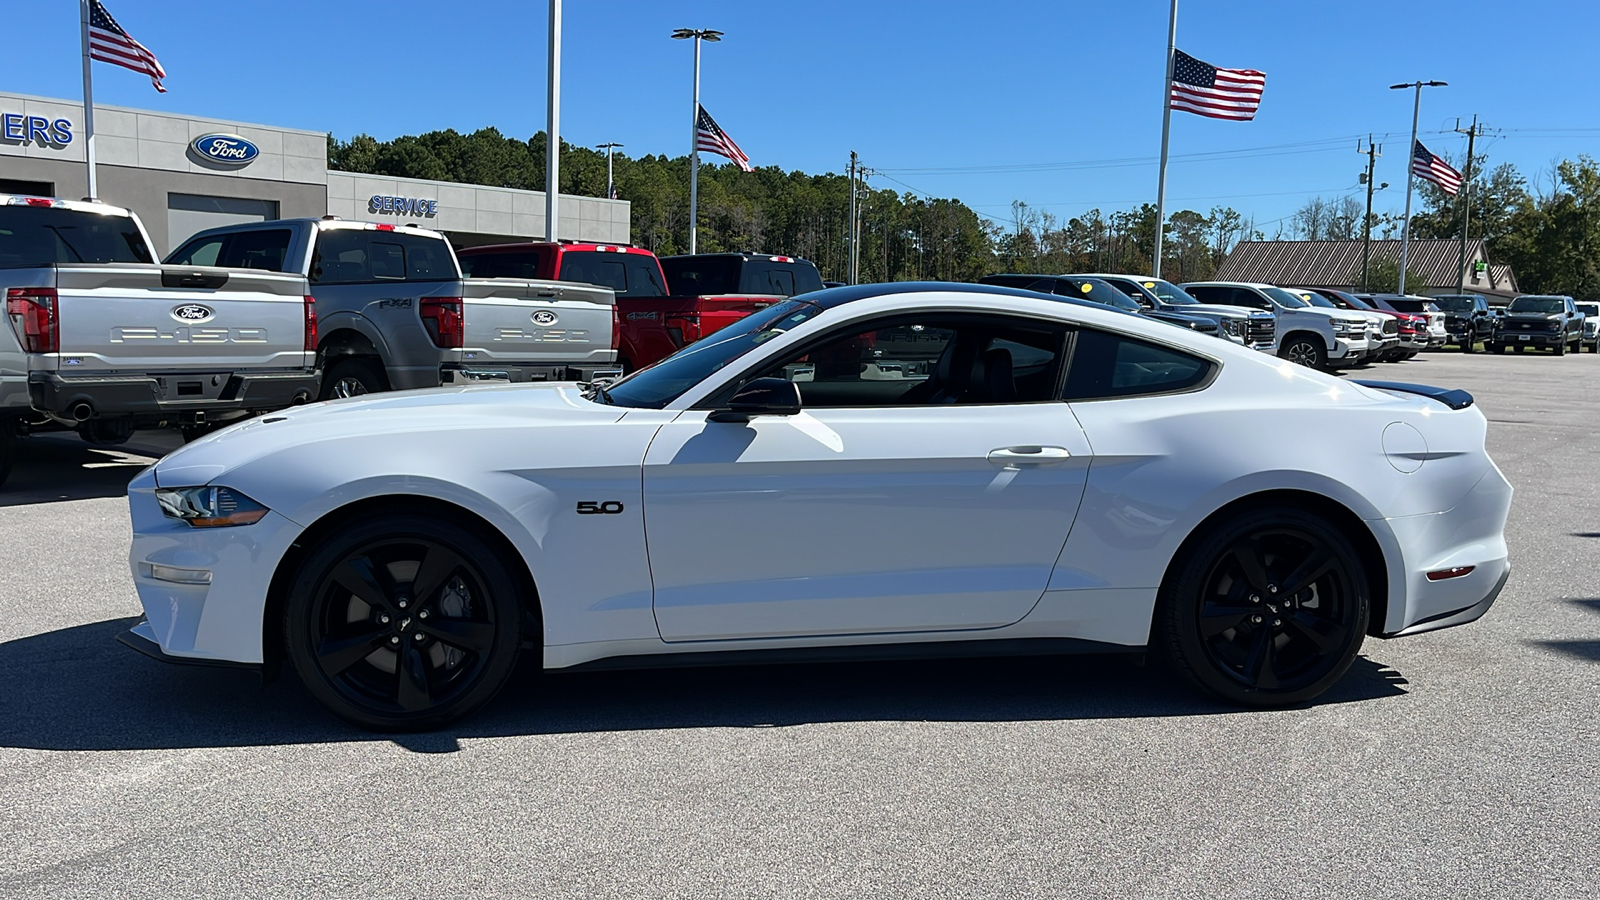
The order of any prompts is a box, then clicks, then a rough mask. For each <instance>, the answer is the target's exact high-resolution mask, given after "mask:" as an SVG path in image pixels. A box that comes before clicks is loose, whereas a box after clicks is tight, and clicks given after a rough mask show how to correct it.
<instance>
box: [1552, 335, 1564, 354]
mask: <svg viewBox="0 0 1600 900" xmlns="http://www.w3.org/2000/svg"><path fill="white" fill-rule="evenodd" d="M1550 349H1552V350H1554V351H1555V354H1556V355H1557V356H1566V355H1567V341H1566V339H1565V338H1563V339H1562V340H1561V343H1559V344H1557V345H1555V346H1554V347H1552V348H1550Z"/></svg>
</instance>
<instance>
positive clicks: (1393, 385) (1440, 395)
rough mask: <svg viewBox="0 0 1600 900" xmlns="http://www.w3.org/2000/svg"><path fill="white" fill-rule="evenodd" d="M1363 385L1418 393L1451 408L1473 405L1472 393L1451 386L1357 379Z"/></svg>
mask: <svg viewBox="0 0 1600 900" xmlns="http://www.w3.org/2000/svg"><path fill="white" fill-rule="evenodd" d="M1355 383H1356V384H1359V385H1361V386H1362V387H1369V388H1373V389H1375V390H1380V391H1398V392H1400V393H1402V394H1416V395H1417V396H1419V397H1427V398H1428V399H1429V400H1437V401H1439V402H1440V403H1443V404H1444V405H1445V406H1448V407H1450V408H1451V409H1466V408H1467V407H1469V406H1471V405H1472V395H1471V394H1469V393H1467V392H1466V391H1461V390H1452V389H1450V388H1439V387H1431V386H1429V385H1426V384H1406V383H1405V382H1401V381H1357V382H1355Z"/></svg>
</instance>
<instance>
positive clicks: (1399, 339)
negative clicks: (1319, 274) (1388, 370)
mask: <svg viewBox="0 0 1600 900" xmlns="http://www.w3.org/2000/svg"><path fill="white" fill-rule="evenodd" d="M1302 290H1306V291H1310V292H1311V293H1313V294H1316V295H1317V296H1319V297H1321V298H1322V299H1324V300H1326V301H1328V302H1329V303H1331V304H1333V306H1334V308H1336V309H1344V310H1349V311H1351V312H1358V313H1370V314H1372V315H1376V316H1382V317H1383V320H1384V321H1383V338H1384V339H1383V346H1382V347H1381V348H1380V349H1379V350H1378V355H1377V357H1376V359H1375V361H1376V362H1399V361H1400V360H1404V359H1410V358H1411V357H1413V356H1416V355H1417V351H1418V350H1422V349H1426V348H1427V346H1428V338H1427V333H1428V322H1427V319H1426V318H1424V319H1422V320H1421V324H1420V325H1418V323H1417V321H1416V320H1414V319H1412V317H1411V316H1409V315H1407V314H1405V313H1397V312H1392V311H1390V310H1387V309H1379V308H1377V307H1376V306H1374V305H1372V304H1371V303H1370V302H1368V301H1366V300H1363V299H1361V298H1360V297H1357V296H1356V295H1355V294H1351V293H1348V292H1346V291H1337V290H1334V289H1333V288H1302ZM1418 328H1421V331H1420V332H1418V330H1417V329H1418ZM1419 333H1420V334H1421V335H1422V337H1420V338H1419V337H1417V335H1418V334H1419Z"/></svg>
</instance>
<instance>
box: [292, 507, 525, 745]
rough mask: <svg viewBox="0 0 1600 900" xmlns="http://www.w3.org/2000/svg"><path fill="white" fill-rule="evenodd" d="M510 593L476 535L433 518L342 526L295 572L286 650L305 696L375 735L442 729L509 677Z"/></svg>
mask: <svg viewBox="0 0 1600 900" xmlns="http://www.w3.org/2000/svg"><path fill="white" fill-rule="evenodd" d="M402 579H408V580H402ZM422 580H426V582H427V584H421V585H419V583H418V582H419V581H422ZM517 593H518V592H517V581H516V579H515V578H514V577H513V576H512V574H511V570H510V569H509V568H507V566H506V564H505V562H504V561H502V560H501V559H500V557H499V555H498V554H497V553H496V552H495V551H494V549H493V548H492V547H491V546H490V545H489V544H488V543H487V542H485V541H484V540H483V539H482V538H480V537H478V535H477V534H476V533H474V532H472V531H470V530H468V529H466V528H463V527H461V526H460V525H457V524H456V523H454V522H452V521H450V520H448V519H440V518H436V517H431V516H419V515H404V514H402V515H385V516H374V517H372V518H370V519H364V520H359V521H357V522H355V523H353V524H350V525H348V526H346V527H343V528H340V529H339V530H338V531H337V532H335V533H334V534H333V535H331V536H330V537H329V538H328V540H326V541H325V542H324V543H322V544H321V545H320V546H317V547H316V548H315V549H313V550H312V552H311V553H310V554H309V555H308V556H307V557H306V559H305V561H304V562H303V563H302V564H301V566H300V571H299V572H298V574H297V575H296V576H295V579H294V582H293V585H292V587H291V588H290V594H289V598H288V603H287V604H286V605H285V610H284V618H283V639H284V646H285V647H286V648H287V650H288V657H289V661H290V662H291V663H292V664H293V666H294V668H295V671H296V672H297V673H298V674H299V675H300V680H301V681H303V682H304V683H305V685H306V688H307V690H309V691H310V692H311V694H312V695H313V696H315V697H316V698H317V700H319V701H320V702H321V703H322V704H323V705H324V706H326V707H328V709H330V710H332V711H333V712H334V713H336V714H337V715H339V716H341V717H343V718H345V719H348V720H349V721H351V722H354V723H356V724H357V725H361V726H363V727H365V728H371V729H374V730H381V731H417V730H424V729H430V728H438V727H439V726H441V725H444V724H446V723H448V722H452V721H454V720H456V719H459V718H461V717H462V716H465V715H467V714H469V713H471V712H473V711H474V710H476V709H478V708H479V707H481V706H482V705H483V704H485V703H487V702H488V701H489V699H490V698H492V697H493V696H494V695H495V694H496V693H497V692H499V690H500V688H501V687H503V686H504V685H505V683H506V679H507V678H509V677H510V675H511V672H512V669H513V668H514V667H515V665H516V661H517V652H518V647H519V645H520V641H521V636H520V634H519V625H520V619H521V615H520V613H521V607H520V603H519V601H518V598H517ZM408 607H409V608H408ZM413 614H414V615H413Z"/></svg>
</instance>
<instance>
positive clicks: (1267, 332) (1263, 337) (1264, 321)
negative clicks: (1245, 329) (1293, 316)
mask: <svg viewBox="0 0 1600 900" xmlns="http://www.w3.org/2000/svg"><path fill="white" fill-rule="evenodd" d="M1277 333H1278V320H1277V319H1274V318H1268V317H1262V318H1259V319H1251V320H1250V343H1251V344H1271V343H1272V339H1273V337H1275V336H1276V335H1277Z"/></svg>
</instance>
